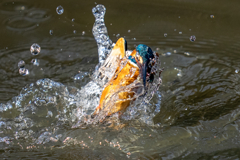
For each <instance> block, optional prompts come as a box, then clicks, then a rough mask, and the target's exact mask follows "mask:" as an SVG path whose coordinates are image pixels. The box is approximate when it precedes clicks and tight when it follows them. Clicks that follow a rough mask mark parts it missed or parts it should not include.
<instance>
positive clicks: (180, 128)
mask: <svg viewBox="0 0 240 160" xmlns="http://www.w3.org/2000/svg"><path fill="white" fill-rule="evenodd" d="M97 3H99V2H97ZM101 3H102V4H104V5H105V7H106V9H107V10H106V11H107V12H106V15H105V19H104V21H105V26H106V27H107V29H108V35H109V39H111V40H112V41H113V42H116V40H117V37H116V36H113V34H114V35H117V34H120V36H125V38H126V40H127V41H128V48H129V49H130V50H133V49H134V46H135V45H138V44H140V43H142V44H147V45H149V46H150V47H151V48H152V49H153V50H154V51H157V52H158V53H159V55H160V57H159V58H160V60H161V67H164V71H163V72H162V74H161V77H162V85H161V86H160V88H159V90H158V94H156V95H154V97H153V99H152V100H151V101H150V102H149V103H148V105H147V106H146V108H145V109H148V108H149V107H150V110H151V111H152V109H153V108H154V112H150V113H153V114H155V113H156V116H155V117H154V118H152V120H153V121H154V125H152V124H148V123H145V122H144V121H142V120H139V117H137V114H138V113H141V112H139V111H138V110H135V109H134V108H133V109H132V108H129V112H128V113H130V114H132V115H136V118H135V119H134V118H133V119H131V120H127V119H126V118H125V117H124V118H125V119H121V121H120V122H119V124H123V125H124V126H122V128H121V127H118V128H117V127H115V128H116V129H113V128H111V127H109V125H113V126H116V124H118V121H117V120H115V119H114V118H113V119H112V120H111V121H110V122H109V123H107V124H96V125H82V126H80V125H81V124H82V123H81V122H79V123H77V122H75V121H74V122H72V118H73V116H72V115H70V113H71V114H72V113H77V115H76V116H78V115H80V114H84V111H83V112H80V110H79V112H74V109H76V108H77V106H81V105H80V104H79V105H78V104H76V105H75V104H74V102H75V101H76V102H80V103H81V104H87V105H84V106H94V105H97V96H99V94H100V93H96V96H92V97H87V96H86V97H83V95H85V92H93V91H95V90H97V89H96V88H97V86H96V85H89V86H92V87H91V88H92V89H91V90H90V89H89V88H88V87H85V86H86V85H87V84H88V83H89V82H90V81H91V80H92V79H91V78H92V77H91V76H92V72H93V71H94V70H95V66H96V65H97V64H98V55H97V50H98V46H97V45H96V42H95V38H94V37H93V36H92V33H91V30H92V25H93V23H94V17H93V15H92V13H91V9H92V8H93V7H95V6H96V5H95V4H94V2H90V1H71V0H70V1H62V0H60V1H57V2H50V1H45V0H43V1H38V0H36V1H34V2H31V1H25V0H22V1H18V2H16V1H14V4H13V3H12V1H8V0H7V1H3V2H0V12H1V15H0V19H1V20H2V21H1V22H2V23H1V25H0V27H1V29H0V35H1V37H4V40H2V41H1V44H0V55H1V59H0V60H1V63H0V66H1V67H0V73H1V77H0V79H1V81H0V87H1V90H0V100H1V101H0V102H1V103H2V104H1V106H0V111H1V113H0V116H1V123H0V124H1V129H0V130H1V134H0V137H1V139H0V141H1V142H0V145H1V149H2V152H1V155H0V157H1V158H2V159H3V158H6V159H87V158H88V159H126V158H127V156H130V157H129V159H238V158H239V156H240V155H239V148H240V146H239V145H240V144H239V125H240V124H239V106H238V102H239V93H240V92H239V72H238V71H239V68H240V66H239V58H240V57H239V47H238V46H239V45H238V43H239V36H238V30H239V27H240V23H239V22H238V21H237V19H239V16H240V12H239V9H238V6H239V2H238V1H233V2H232V3H225V1H222V0H220V1H215V0H214V1H199V2H198V1H191V2H190V1H162V0H160V1H142V0H140V1H139V0H138V1H135V0H133V1H131V2H128V1H119V2H118V3H116V2H114V1H109V0H105V1H101ZM59 4H61V5H62V6H64V9H65V11H64V14H62V15H61V16H59V15H58V14H56V12H55V8H56V6H59ZM73 4H74V5H73ZM159 8H161V9H160V10H159ZM139 9H141V12H139ZM70 11H71V12H70ZM210 15H214V17H213V18H211V17H210ZM64 16H65V17H64ZM149 16H150V17H149ZM179 16H180V18H178V17H179ZM73 17H74V18H75V21H74V22H72V21H71V19H72V18H73ZM59 18H60V19H59ZM9 19H10V20H9ZM37 24H39V26H38V27H37ZM73 24H74V26H72V25H73ZM111 24H112V25H111ZM230 26H231V27H230ZM50 29H52V30H54V34H53V35H50V34H49V30H50ZM73 30H77V31H79V32H78V33H77V34H73ZM83 30H84V31H85V35H84V36H82V35H81V31H83ZM128 30H131V32H130V33H129V32H128ZM180 31H181V32H182V35H179V32H180ZM164 33H168V36H167V37H164V36H163V35H164ZM191 35H195V36H196V37H197V40H196V41H194V42H191V41H190V40H189V37H190V36H191ZM133 38H136V40H133ZM34 42H36V43H38V44H40V45H41V47H42V51H41V54H39V55H38V56H37V58H38V59H39V60H40V62H41V64H40V66H39V67H36V66H33V65H32V64H31V63H30V62H31V60H32V59H33V58H35V57H33V56H32V55H30V54H29V47H30V45H31V44H33V43H34ZM167 52H171V56H166V55H164V53H167ZM184 53H188V54H189V55H186V54H184ZM69 55H71V56H70V57H69ZM20 60H24V61H25V62H26V68H27V69H29V71H30V74H29V75H28V76H21V75H19V72H18V66H17V63H18V62H19V61H20ZM175 68H176V69H175ZM79 71H80V72H79ZM180 71H181V72H180ZM235 71H237V72H238V73H235ZM79 73H84V74H82V75H83V77H82V78H80V79H78V80H74V77H75V76H76V75H77V74H79ZM85 73H86V75H85ZM179 73H181V76H178V74H179ZM79 77H81V75H79ZM43 78H49V79H45V80H42V81H41V82H40V81H39V80H40V79H43ZM43 82H45V83H43ZM46 82H48V84H46ZM31 84H33V85H31ZM51 87H52V89H51ZM84 89H85V90H84ZM80 91H81V94H79V95H78V93H79V92H80ZM79 97H82V101H80V100H79V99H78V98H79ZM37 98H38V99H37ZM84 99H86V100H84ZM87 99H91V100H90V101H89V100H87ZM30 101H31V102H30ZM13 102H15V103H13ZM151 107H152V108H151ZM91 109H94V107H93V108H91V107H90V108H89V110H87V111H89V112H90V110H91ZM131 109H132V110H131ZM142 109H144V108H142ZM49 111H51V112H52V117H51V116H48V115H49V114H48V113H50V112H49ZM20 113H22V115H21V114H20ZM145 113H146V112H145ZM50 115H51V114H50ZM47 116H48V117H47ZM127 116H128V115H127ZM140 116H142V115H140ZM70 117H72V118H70ZM76 120H77V118H76ZM143 120H146V119H144V118H143ZM79 121H80V120H79ZM111 122H112V123H111ZM74 126H78V128H72V127H74ZM79 127H81V128H79ZM117 129H118V130H117ZM16 132H18V133H16ZM18 137H19V138H18ZM89 137H90V138H89ZM100 142H101V143H100ZM119 146H120V147H119ZM5 147H7V148H5Z"/></svg>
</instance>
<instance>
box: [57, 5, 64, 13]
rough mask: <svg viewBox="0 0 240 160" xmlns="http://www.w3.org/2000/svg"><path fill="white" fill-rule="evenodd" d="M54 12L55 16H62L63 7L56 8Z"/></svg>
mask: <svg viewBox="0 0 240 160" xmlns="http://www.w3.org/2000/svg"><path fill="white" fill-rule="evenodd" d="M56 12H57V14H59V15H61V14H63V12H64V9H63V7H62V6H61V5H60V6H58V7H57V8H56Z"/></svg>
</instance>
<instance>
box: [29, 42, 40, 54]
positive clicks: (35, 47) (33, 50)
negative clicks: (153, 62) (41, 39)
mask: <svg viewBox="0 0 240 160" xmlns="http://www.w3.org/2000/svg"><path fill="white" fill-rule="evenodd" d="M30 51H31V53H32V55H38V54H39V53H40V51H41V47H40V46H39V45H38V44H37V43H34V44H33V45H32V46H31V48H30Z"/></svg>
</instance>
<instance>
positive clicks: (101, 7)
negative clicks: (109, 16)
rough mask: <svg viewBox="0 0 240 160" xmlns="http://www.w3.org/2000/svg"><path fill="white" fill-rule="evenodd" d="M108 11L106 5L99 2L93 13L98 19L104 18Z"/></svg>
mask: <svg viewBox="0 0 240 160" xmlns="http://www.w3.org/2000/svg"><path fill="white" fill-rule="evenodd" d="M105 12H106V8H105V7H104V5H101V4H98V5H97V6H96V7H93V9H92V13H93V15H94V17H95V18H96V19H103V18H104V15H105Z"/></svg>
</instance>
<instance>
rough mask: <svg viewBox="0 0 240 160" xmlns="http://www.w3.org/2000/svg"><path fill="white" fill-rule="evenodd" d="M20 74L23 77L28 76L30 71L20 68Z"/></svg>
mask: <svg viewBox="0 0 240 160" xmlns="http://www.w3.org/2000/svg"><path fill="white" fill-rule="evenodd" d="M19 74H20V75H22V76H26V75H28V74H29V71H28V69H26V68H20V69H19Z"/></svg>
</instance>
